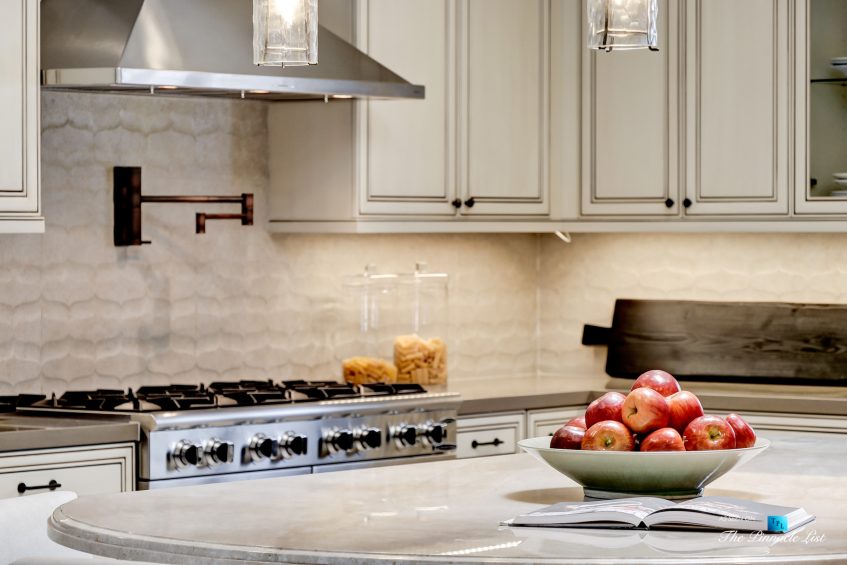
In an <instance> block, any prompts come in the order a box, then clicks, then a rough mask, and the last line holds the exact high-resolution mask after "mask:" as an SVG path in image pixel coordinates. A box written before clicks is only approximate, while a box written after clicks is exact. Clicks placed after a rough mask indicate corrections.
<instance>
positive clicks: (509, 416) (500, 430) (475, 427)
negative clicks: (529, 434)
mask: <svg viewBox="0 0 847 565" xmlns="http://www.w3.org/2000/svg"><path fill="white" fill-rule="evenodd" d="M525 434H526V415H525V413H524V412H523V411H521V412H514V413H511V412H510V413H501V414H485V415H481V416H465V417H462V418H459V419H458V420H457V421H456V457H458V458H460V459H463V458H469V457H485V456H487V455H507V454H509V453H517V452H518V441H520V440H521V439H523V438H524V437H525Z"/></svg>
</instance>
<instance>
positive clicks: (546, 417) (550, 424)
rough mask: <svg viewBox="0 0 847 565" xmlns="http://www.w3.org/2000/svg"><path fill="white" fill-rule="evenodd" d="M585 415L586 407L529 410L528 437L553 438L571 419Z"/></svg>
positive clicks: (527, 420) (527, 418) (527, 419)
mask: <svg viewBox="0 0 847 565" xmlns="http://www.w3.org/2000/svg"><path fill="white" fill-rule="evenodd" d="M583 414H585V406H574V407H566V408H553V409H549V410H528V411H527V413H526V428H527V433H528V437H539V436H551V435H553V434H554V433H555V432H556V430H558V429H559V428H561V427H562V426H563V425H565V422H567V421H568V420H570V419H571V418H576V417H577V416H582V415H583Z"/></svg>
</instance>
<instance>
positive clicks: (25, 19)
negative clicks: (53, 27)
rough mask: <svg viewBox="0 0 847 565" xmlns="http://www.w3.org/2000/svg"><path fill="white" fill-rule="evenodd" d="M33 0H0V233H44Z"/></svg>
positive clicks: (37, 61) (36, 18)
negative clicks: (39, 196) (41, 215)
mask: <svg viewBox="0 0 847 565" xmlns="http://www.w3.org/2000/svg"><path fill="white" fill-rule="evenodd" d="M38 7H39V2H38V0H4V1H3V2H2V4H0V232H11V231H23V232H31V231H43V221H42V220H41V218H40V217H38V215H39V211H40V209H39V202H38V180H39V179H38V166H39V156H38V148H39V138H40V132H39V113H40V108H39V81H38V70H39V69H38V67H39V59H38Z"/></svg>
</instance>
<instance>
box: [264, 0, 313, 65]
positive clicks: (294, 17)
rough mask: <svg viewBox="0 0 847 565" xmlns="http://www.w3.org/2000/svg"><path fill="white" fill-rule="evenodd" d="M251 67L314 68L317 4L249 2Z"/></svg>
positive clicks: (308, 0)
mask: <svg viewBox="0 0 847 565" xmlns="http://www.w3.org/2000/svg"><path fill="white" fill-rule="evenodd" d="M253 63H254V64H256V65H264V66H272V67H289V66H304V65H317V64H318V0H253Z"/></svg>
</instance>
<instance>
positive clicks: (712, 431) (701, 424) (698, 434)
mask: <svg viewBox="0 0 847 565" xmlns="http://www.w3.org/2000/svg"><path fill="white" fill-rule="evenodd" d="M682 441H683V443H684V444H685V449H686V451H704V450H707V449H735V432H734V431H733V430H732V426H730V425H729V424H727V423H726V421H725V420H724V419H723V418H720V417H718V416H700V417H699V418H694V419H693V420H691V422H689V423H688V426H686V427H685V431H684V432H683V434H682Z"/></svg>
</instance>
